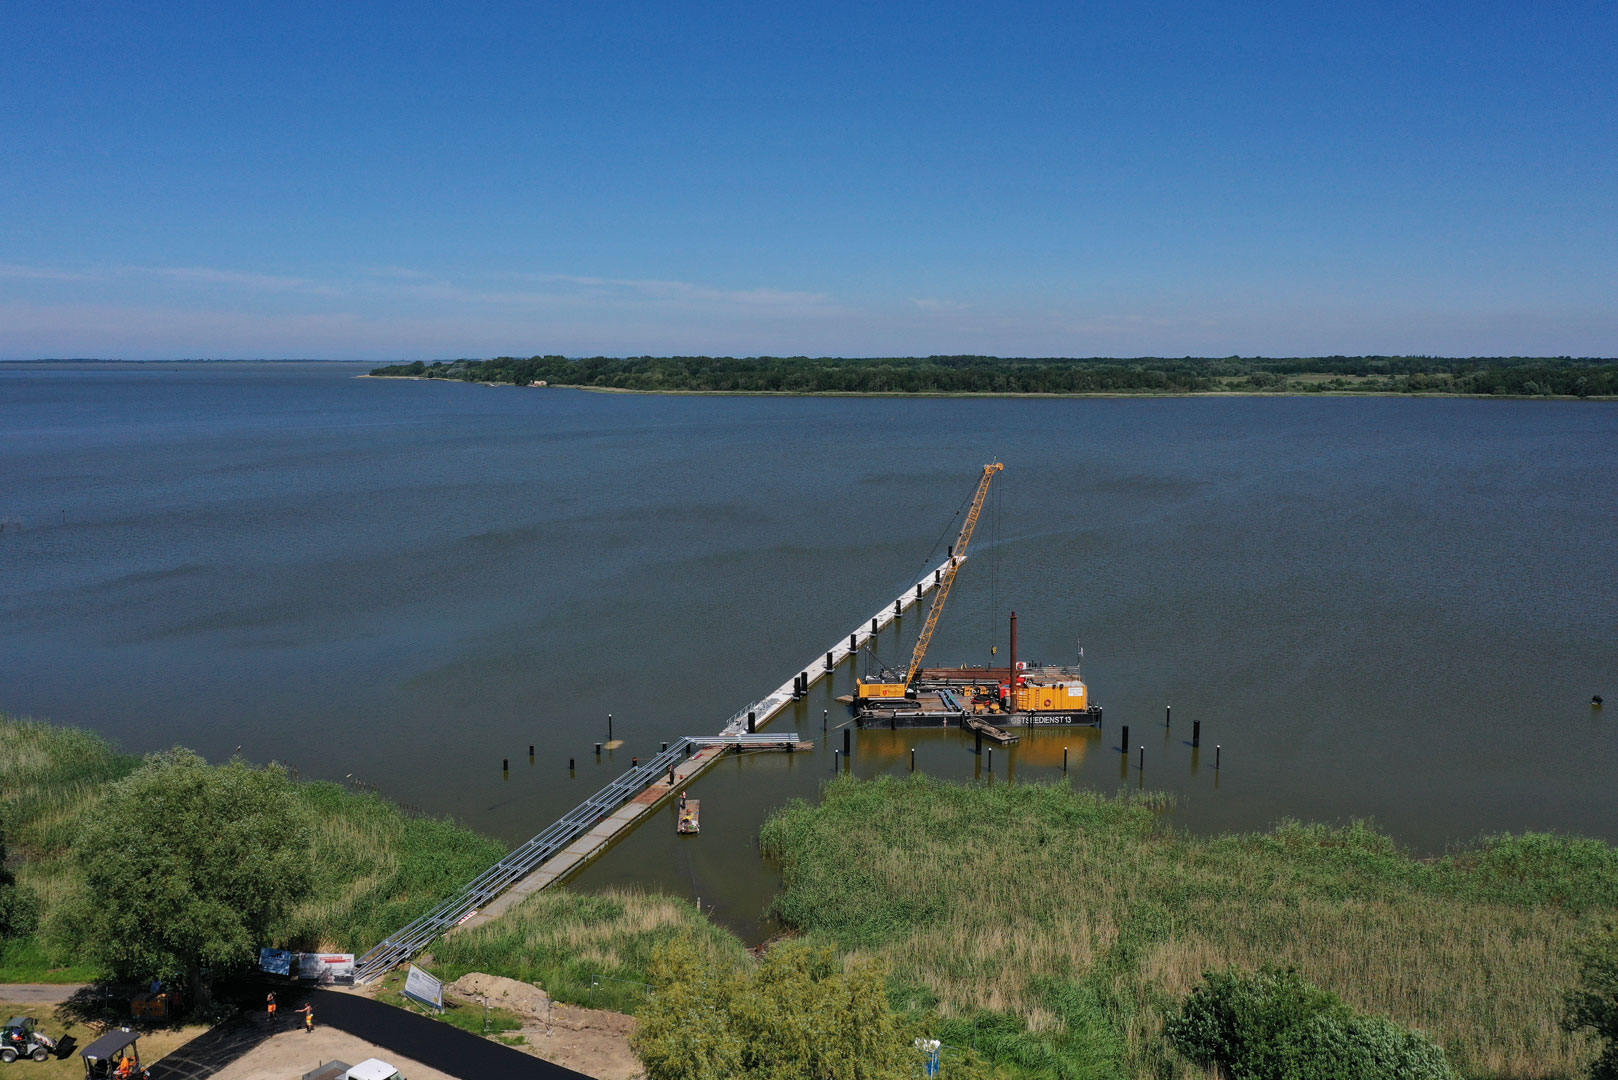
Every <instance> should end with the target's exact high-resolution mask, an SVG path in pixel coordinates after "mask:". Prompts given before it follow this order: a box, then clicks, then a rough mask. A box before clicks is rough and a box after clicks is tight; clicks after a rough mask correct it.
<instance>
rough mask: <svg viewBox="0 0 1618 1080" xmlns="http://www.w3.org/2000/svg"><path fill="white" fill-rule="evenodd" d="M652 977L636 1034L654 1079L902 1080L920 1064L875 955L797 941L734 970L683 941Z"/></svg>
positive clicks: (660, 957)
mask: <svg viewBox="0 0 1618 1080" xmlns="http://www.w3.org/2000/svg"><path fill="white" fill-rule="evenodd" d="M652 980H653V982H652V986H653V997H652V1002H651V1004H650V1005H649V1006H648V1007H647V1008H646V1010H645V1011H644V1012H642V1014H641V1017H640V1027H639V1029H638V1030H637V1031H636V1033H635V1036H634V1040H633V1045H634V1048H635V1051H636V1053H638V1054H639V1055H640V1057H641V1061H642V1063H644V1064H645V1066H646V1069H647V1075H648V1076H649V1077H650V1078H651V1080H720V1078H724V1077H745V1078H749V1080H801V1078H808V1080H900V1078H901V1077H908V1076H910V1075H911V1074H912V1073H913V1072H914V1069H915V1066H916V1063H917V1062H916V1058H915V1052H914V1051H913V1050H911V1048H910V1047H909V1045H908V1041H907V1038H906V1035H905V1032H904V1030H903V1028H902V1024H901V1022H900V1020H899V1018H898V1016H897V1015H896V1014H895V1013H894V1012H893V1010H892V1009H891V1008H890V1007H889V1004H888V998H887V975H886V972H885V971H884V969H883V968H882V966H881V964H880V963H878V962H875V961H863V962H854V963H851V964H849V965H848V966H846V967H845V966H844V965H843V964H842V963H841V962H840V961H838V959H837V958H836V955H835V954H834V953H833V952H832V950H830V949H827V948H815V947H812V946H808V945H804V944H801V943H796V942H793V943H788V944H785V945H781V946H778V947H776V948H774V949H771V950H770V951H769V952H768V953H766V954H765V956H764V959H763V960H762V961H760V963H759V965H758V967H757V968H755V969H753V970H751V971H738V970H736V969H734V968H731V967H729V966H728V965H727V964H726V963H725V962H723V961H721V960H719V959H717V958H715V957H714V956H712V955H711V954H708V953H705V952H703V951H702V950H701V949H700V947H699V946H698V945H697V944H696V943H695V942H694V941H693V940H691V939H689V938H686V939H681V940H677V941H675V942H672V943H670V944H669V945H666V946H664V947H662V948H661V949H659V950H658V954H657V957H656V959H655V960H654V964H653V968H652Z"/></svg>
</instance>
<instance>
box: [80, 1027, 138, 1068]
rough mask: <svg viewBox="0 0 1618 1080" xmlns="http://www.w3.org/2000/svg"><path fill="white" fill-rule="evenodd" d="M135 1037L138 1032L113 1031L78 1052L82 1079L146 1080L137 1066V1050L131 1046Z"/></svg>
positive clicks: (125, 1029)
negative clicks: (82, 1065)
mask: <svg viewBox="0 0 1618 1080" xmlns="http://www.w3.org/2000/svg"><path fill="white" fill-rule="evenodd" d="M138 1038H140V1033H139V1032H135V1031H130V1030H129V1029H128V1028H117V1029H115V1030H113V1031H109V1032H107V1033H106V1034H105V1035H103V1036H101V1038H99V1039H97V1040H96V1041H95V1042H93V1043H91V1044H90V1045H89V1046H86V1047H85V1048H84V1049H83V1050H80V1051H79V1056H80V1057H82V1058H83V1059H84V1076H85V1080H124V1078H129V1080H135V1078H138V1080H148V1076H147V1072H146V1069H145V1068H144V1067H143V1066H142V1065H141V1063H140V1047H138V1046H136V1045H135V1040H136V1039H138Z"/></svg>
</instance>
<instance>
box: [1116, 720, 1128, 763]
mask: <svg viewBox="0 0 1618 1080" xmlns="http://www.w3.org/2000/svg"><path fill="white" fill-rule="evenodd" d="M1118 745H1119V746H1121V747H1122V748H1123V751H1124V757H1126V758H1127V757H1128V756H1129V725H1128V724H1125V725H1124V732H1123V734H1122V735H1119V736H1118Z"/></svg>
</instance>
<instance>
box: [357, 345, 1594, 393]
mask: <svg viewBox="0 0 1618 1080" xmlns="http://www.w3.org/2000/svg"><path fill="white" fill-rule="evenodd" d="M370 377H372V378H405V379H429V380H432V379H442V380H448V381H452V382H474V383H485V384H488V385H491V386H502V385H505V386H533V385H536V384H538V385H545V386H554V387H565V388H569V389H584V390H602V391H619V392H630V393H662V394H680V393H686V394H761V395H762V394H782V395H794V396H801V395H826V396H861V397H863V396H952V397H953V396H997V397H999V396H1007V397H1017V396H1036V397H1053V396H1055V397H1070V396H1105V397H1123V396H1128V397H1133V396H1185V395H1201V394H1268V395H1299V394H1395V395H1410V394H1423V395H1443V396H1456V397H1509V398H1535V397H1539V398H1611V397H1615V396H1618V360H1613V359H1604V358H1591V357H1567V356H1561V357H1467V358H1446V357H1432V356H1327V357H1279V358H1277V357H1248V358H1242V357H1234V356H1233V357H1225V358H1195V357H1184V358H1179V359H1176V358H1168V357H1137V358H1131V359H1110V358H1082V359H1080V358H1020V357H994V356H928V357H865V358H841V357H816V358H812V357H802V356H797V357H772V356H754V357H713V356H664V357H658V356H635V357H602V356H596V357H589V358H574V359H569V358H567V357H562V356H554V355H552V356H530V357H525V358H519V357H510V356H501V357H495V358H493V359H488V360H464V359H463V360H453V361H444V360H435V361H433V362H432V363H430V364H429V363H425V362H423V361H419V360H418V361H416V362H414V363H410V364H391V365H386V366H383V367H378V368H375V369H373V370H372V371H371V372H370Z"/></svg>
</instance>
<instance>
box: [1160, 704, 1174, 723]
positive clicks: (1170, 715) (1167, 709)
mask: <svg viewBox="0 0 1618 1080" xmlns="http://www.w3.org/2000/svg"><path fill="white" fill-rule="evenodd" d="M1173 720H1174V706H1173V705H1165V706H1163V726H1164V727H1168V726H1169V724H1170V723H1172V722H1173Z"/></svg>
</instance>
